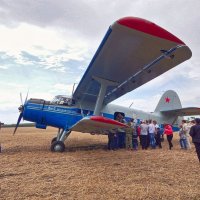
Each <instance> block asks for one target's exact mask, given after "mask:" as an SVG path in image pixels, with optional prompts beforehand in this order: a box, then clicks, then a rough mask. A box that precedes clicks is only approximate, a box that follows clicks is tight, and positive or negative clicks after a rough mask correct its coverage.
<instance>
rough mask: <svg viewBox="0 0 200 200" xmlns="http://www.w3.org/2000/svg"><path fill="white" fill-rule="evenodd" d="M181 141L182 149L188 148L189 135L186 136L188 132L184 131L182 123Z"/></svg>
mask: <svg viewBox="0 0 200 200" xmlns="http://www.w3.org/2000/svg"><path fill="white" fill-rule="evenodd" d="M179 137H180V139H179V142H180V146H181V149H187V140H186V138H187V136H186V133H185V132H184V131H183V125H182V124H181V125H180V130H179Z"/></svg>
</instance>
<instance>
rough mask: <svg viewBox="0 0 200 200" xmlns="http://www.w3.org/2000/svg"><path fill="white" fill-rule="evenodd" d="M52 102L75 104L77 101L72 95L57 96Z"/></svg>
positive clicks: (66, 104)
mask: <svg viewBox="0 0 200 200" xmlns="http://www.w3.org/2000/svg"><path fill="white" fill-rule="evenodd" d="M51 104H57V105H64V106H73V105H74V104H75V101H74V99H72V98H70V97H65V96H55V97H54V99H53V100H52V101H51Z"/></svg>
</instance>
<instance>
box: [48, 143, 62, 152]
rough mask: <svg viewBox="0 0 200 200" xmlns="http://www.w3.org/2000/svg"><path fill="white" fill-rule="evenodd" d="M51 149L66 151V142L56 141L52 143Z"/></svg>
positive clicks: (53, 150)
mask: <svg viewBox="0 0 200 200" xmlns="http://www.w3.org/2000/svg"><path fill="white" fill-rule="evenodd" d="M51 151H52V152H64V151H65V144H64V142H62V141H54V142H53V143H52V144H51Z"/></svg>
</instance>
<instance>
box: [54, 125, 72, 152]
mask: <svg viewBox="0 0 200 200" xmlns="http://www.w3.org/2000/svg"><path fill="white" fill-rule="evenodd" d="M70 133H71V131H70V130H68V129H66V130H65V129H62V130H60V129H59V131H58V135H57V137H55V138H53V139H52V141H51V151H52V152H63V151H65V144H64V141H65V140H66V139H67V137H68V136H69V134H70Z"/></svg>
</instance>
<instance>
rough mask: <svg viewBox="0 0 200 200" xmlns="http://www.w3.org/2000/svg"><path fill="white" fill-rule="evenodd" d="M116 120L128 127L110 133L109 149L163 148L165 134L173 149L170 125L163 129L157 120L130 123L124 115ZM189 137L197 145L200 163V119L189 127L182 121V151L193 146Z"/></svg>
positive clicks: (180, 135)
mask: <svg viewBox="0 0 200 200" xmlns="http://www.w3.org/2000/svg"><path fill="white" fill-rule="evenodd" d="M116 120H117V121H119V122H122V123H126V124H127V127H126V128H124V129H117V130H113V131H110V132H109V134H108V149H109V150H117V149H120V148H126V149H128V150H138V146H139V145H141V148H142V149H143V150H145V149H148V148H151V149H156V147H158V148H162V141H163V140H164V137H163V136H164V134H165V135H166V138H167V141H168V145H169V149H170V150H171V149H172V148H173V143H172V139H173V129H172V126H171V125H170V124H164V125H163V126H162V127H161V126H159V125H158V124H157V122H156V121H155V120H142V121H139V122H137V121H136V120H134V119H131V120H130V121H129V122H126V121H125V120H124V117H123V115H121V114H120V113H119V114H118V115H117V117H116ZM189 136H191V137H192V141H193V143H194V145H195V148H196V152H197V155H198V158H199V161H200V119H199V118H196V119H195V120H194V121H192V122H191V123H190V125H188V124H187V123H186V120H182V124H181V125H180V130H179V137H180V147H181V149H190V148H191V144H190V140H189Z"/></svg>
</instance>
